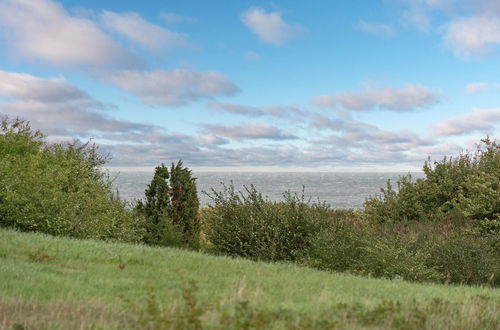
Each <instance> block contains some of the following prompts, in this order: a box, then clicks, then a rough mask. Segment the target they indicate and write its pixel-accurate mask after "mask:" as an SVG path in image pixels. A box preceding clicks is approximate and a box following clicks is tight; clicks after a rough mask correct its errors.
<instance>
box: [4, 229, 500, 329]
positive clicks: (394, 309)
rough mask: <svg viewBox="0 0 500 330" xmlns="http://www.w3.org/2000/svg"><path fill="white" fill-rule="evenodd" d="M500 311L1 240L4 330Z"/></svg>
mask: <svg viewBox="0 0 500 330" xmlns="http://www.w3.org/2000/svg"><path fill="white" fill-rule="evenodd" d="M193 283H195V284H193ZM193 286H196V287H197V289H196V288H194V287H193ZM148 304H149V305H148ZM148 306H149V307H148ZM499 309H500V290H499V289H492V288H483V287H465V286H442V285H436V284H427V285H425V284H414V283H408V282H403V281H395V280H392V281H390V280H383V279H371V278H363V277H356V276H351V275H345V274H332V273H327V272H321V271H317V270H312V269H308V268H302V267H298V266H294V265H290V264H269V263H260V262H252V261H248V260H243V259H231V258H226V257H214V256H208V255H204V254H201V253H195V252H189V251H185V250H178V249H170V248H152V247H146V246H140V245H127V244H117V243H106V242H100V241H91V240H85V241H84V240H72V239H67V238H54V237H50V236H47V235H42V234H27V233H19V232H15V231H11V230H0V329H3V328H5V329H9V328H11V327H13V328H16V327H17V328H18V329H22V327H25V328H30V327H34V328H36V329H39V328H51V329H52V328H92V327H97V328H104V329H111V328H122V329H124V328H148V327H149V328H152V329H153V328H154V329H163V328H169V327H171V328H193V329H196V328H199V326H203V327H204V328H242V329H244V328H252V327H253V328H261V327H267V328H269V327H271V328H293V327H296V328H332V327H341V328H345V327H349V328H365V327H366V328H387V327H393V328H407V329H412V328H414V329H418V328H429V329H435V328H452V329H453V328H457V329H459V328H485V329H496V328H498V326H499V324H500V318H499V316H498V314H499V313H498V310H499Z"/></svg>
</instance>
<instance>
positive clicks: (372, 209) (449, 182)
mask: <svg viewBox="0 0 500 330" xmlns="http://www.w3.org/2000/svg"><path fill="white" fill-rule="evenodd" d="M482 142H483V144H482V145H480V146H479V147H478V150H477V151H476V152H475V153H470V152H467V153H463V154H461V155H459V156H458V157H457V158H444V159H443V160H442V161H439V162H434V163H433V164H432V163H431V161H430V160H429V161H427V162H426V163H425V164H424V167H423V171H424V173H425V178H423V179H417V180H416V181H412V179H411V176H409V175H408V176H403V177H402V178H400V180H399V181H398V182H397V186H398V189H397V191H396V190H394V189H393V188H392V186H391V184H390V182H388V184H387V189H382V195H381V196H377V197H373V198H370V199H368V200H367V201H366V204H365V213H366V216H367V217H368V218H369V219H370V220H372V221H376V222H379V223H382V222H399V221H411V220H416V221H440V220H442V219H444V218H445V217H449V216H455V217H456V216H460V217H463V218H464V219H466V220H467V221H468V222H470V223H471V224H475V225H477V226H481V227H488V228H491V229H494V230H496V231H497V233H498V232H500V231H499V230H500V145H498V144H497V143H496V142H495V141H491V140H490V139H484V140H482Z"/></svg>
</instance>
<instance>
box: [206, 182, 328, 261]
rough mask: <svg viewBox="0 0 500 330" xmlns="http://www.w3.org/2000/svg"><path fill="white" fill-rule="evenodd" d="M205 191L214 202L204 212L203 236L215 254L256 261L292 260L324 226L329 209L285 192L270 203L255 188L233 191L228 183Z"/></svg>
mask: <svg viewBox="0 0 500 330" xmlns="http://www.w3.org/2000/svg"><path fill="white" fill-rule="evenodd" d="M223 188H224V189H223V191H222V192H216V191H215V190H212V194H208V195H209V196H210V197H211V198H212V200H213V202H214V205H213V206H211V208H212V211H211V212H206V213H205V220H204V221H205V226H206V229H205V230H206V238H207V239H208V241H209V242H210V243H211V244H212V249H213V250H214V251H215V252H217V253H223V254H227V255H231V256H242V257H247V258H251V259H256V260H269V261H292V260H296V259H298V256H299V255H300V254H301V253H303V251H304V250H305V249H306V248H307V246H308V245H309V244H310V243H309V240H310V238H311V237H312V236H314V235H316V234H317V233H318V232H320V231H321V229H322V228H324V227H325V225H326V223H327V221H328V218H329V213H330V210H329V208H328V207H327V206H326V205H322V204H312V205H308V204H307V203H306V202H305V201H304V197H303V196H302V197H299V196H297V195H292V194H291V193H289V192H288V193H285V194H284V201H283V202H271V201H268V200H266V199H264V198H263V197H262V195H261V194H260V193H258V192H257V190H256V189H255V187H254V186H253V185H252V186H250V187H245V190H246V193H242V192H236V191H235V190H234V186H233V185H232V184H231V185H229V186H228V187H227V186H223Z"/></svg>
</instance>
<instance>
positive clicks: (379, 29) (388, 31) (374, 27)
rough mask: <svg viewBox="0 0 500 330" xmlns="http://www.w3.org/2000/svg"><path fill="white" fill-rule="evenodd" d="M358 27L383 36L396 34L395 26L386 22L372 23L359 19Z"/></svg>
mask: <svg viewBox="0 0 500 330" xmlns="http://www.w3.org/2000/svg"><path fill="white" fill-rule="evenodd" d="M356 27H357V29H358V30H360V31H363V32H366V33H369V34H373V35H376V36H382V37H392V36H394V35H395V34H396V31H395V30H394V28H393V27H392V26H390V25H388V24H384V23H370V22H366V21H363V20H361V21H359V22H358V24H357V25H356Z"/></svg>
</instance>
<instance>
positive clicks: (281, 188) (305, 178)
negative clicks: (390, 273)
mask: <svg viewBox="0 0 500 330" xmlns="http://www.w3.org/2000/svg"><path fill="white" fill-rule="evenodd" d="M109 173H110V176H111V178H112V179H113V180H114V181H113V185H114V188H115V190H118V193H119V195H120V197H121V198H122V199H125V200H128V201H130V202H131V203H134V201H135V200H139V199H143V198H144V190H145V189H146V188H147V185H148V184H149V183H150V182H151V179H152V178H153V174H154V172H153V170H151V171H122V172H119V171H113V170H110V171H109ZM406 174H411V176H412V177H413V178H415V179H416V178H421V177H423V176H424V174H423V173H422V172H411V173H409V172H370V173H368V172H214V171H210V172H201V171H200V172H196V171H193V176H194V177H195V178H196V183H197V190H198V197H199V199H200V204H201V207H208V206H210V205H213V202H212V199H211V197H210V195H212V191H213V190H215V191H222V190H223V184H224V185H229V184H231V182H232V183H233V185H234V187H235V189H236V190H237V191H242V192H244V191H245V187H249V186H250V185H254V186H255V188H256V189H257V191H259V192H260V193H262V195H263V196H265V197H266V198H267V199H268V200H271V201H280V200H283V193H284V192H286V191H290V192H291V193H297V194H298V195H299V196H302V192H304V196H305V199H306V201H310V202H321V203H322V202H325V203H327V204H329V205H330V206H331V207H332V208H342V209H359V208H361V207H362V206H363V203H364V201H365V200H366V198H367V197H370V196H375V195H377V194H379V193H380V189H381V188H384V187H386V182H387V180H389V179H390V180H391V182H393V183H394V184H393V186H396V181H397V180H398V178H399V177H400V176H401V175H406ZM395 188H397V187H395Z"/></svg>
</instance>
